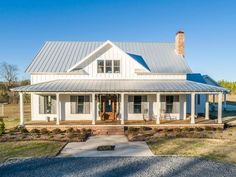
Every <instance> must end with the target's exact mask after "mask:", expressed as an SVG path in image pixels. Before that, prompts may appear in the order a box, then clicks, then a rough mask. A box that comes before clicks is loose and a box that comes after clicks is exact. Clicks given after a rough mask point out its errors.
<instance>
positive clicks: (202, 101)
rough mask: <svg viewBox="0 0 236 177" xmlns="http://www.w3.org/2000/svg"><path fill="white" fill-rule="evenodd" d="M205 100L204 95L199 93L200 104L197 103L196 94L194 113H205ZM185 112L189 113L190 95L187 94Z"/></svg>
mask: <svg viewBox="0 0 236 177" xmlns="http://www.w3.org/2000/svg"><path fill="white" fill-rule="evenodd" d="M205 102H206V95H203V94H201V95H200V104H197V103H198V96H197V95H196V97H195V105H196V106H195V112H196V114H203V113H205ZM187 113H189V114H190V113H191V95H187Z"/></svg>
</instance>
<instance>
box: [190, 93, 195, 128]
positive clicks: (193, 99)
mask: <svg viewBox="0 0 236 177" xmlns="http://www.w3.org/2000/svg"><path fill="white" fill-rule="evenodd" d="M190 123H191V124H195V93H191V121H190Z"/></svg>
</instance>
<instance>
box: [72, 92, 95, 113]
mask: <svg viewBox="0 0 236 177" xmlns="http://www.w3.org/2000/svg"><path fill="white" fill-rule="evenodd" d="M89 98H90V97H89V96H88V95H86V96H71V114H89V113H90V99H89Z"/></svg>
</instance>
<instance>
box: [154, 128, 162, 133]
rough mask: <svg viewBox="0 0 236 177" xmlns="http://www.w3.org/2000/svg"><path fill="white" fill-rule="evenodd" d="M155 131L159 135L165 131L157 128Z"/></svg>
mask: <svg viewBox="0 0 236 177" xmlns="http://www.w3.org/2000/svg"><path fill="white" fill-rule="evenodd" d="M155 131H156V132H158V133H160V132H162V131H163V129H160V128H155Z"/></svg>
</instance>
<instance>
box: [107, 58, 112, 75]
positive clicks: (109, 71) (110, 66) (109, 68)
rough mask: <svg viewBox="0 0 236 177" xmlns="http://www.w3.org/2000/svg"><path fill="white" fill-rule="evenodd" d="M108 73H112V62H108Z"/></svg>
mask: <svg viewBox="0 0 236 177" xmlns="http://www.w3.org/2000/svg"><path fill="white" fill-rule="evenodd" d="M106 73H112V60H106Z"/></svg>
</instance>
